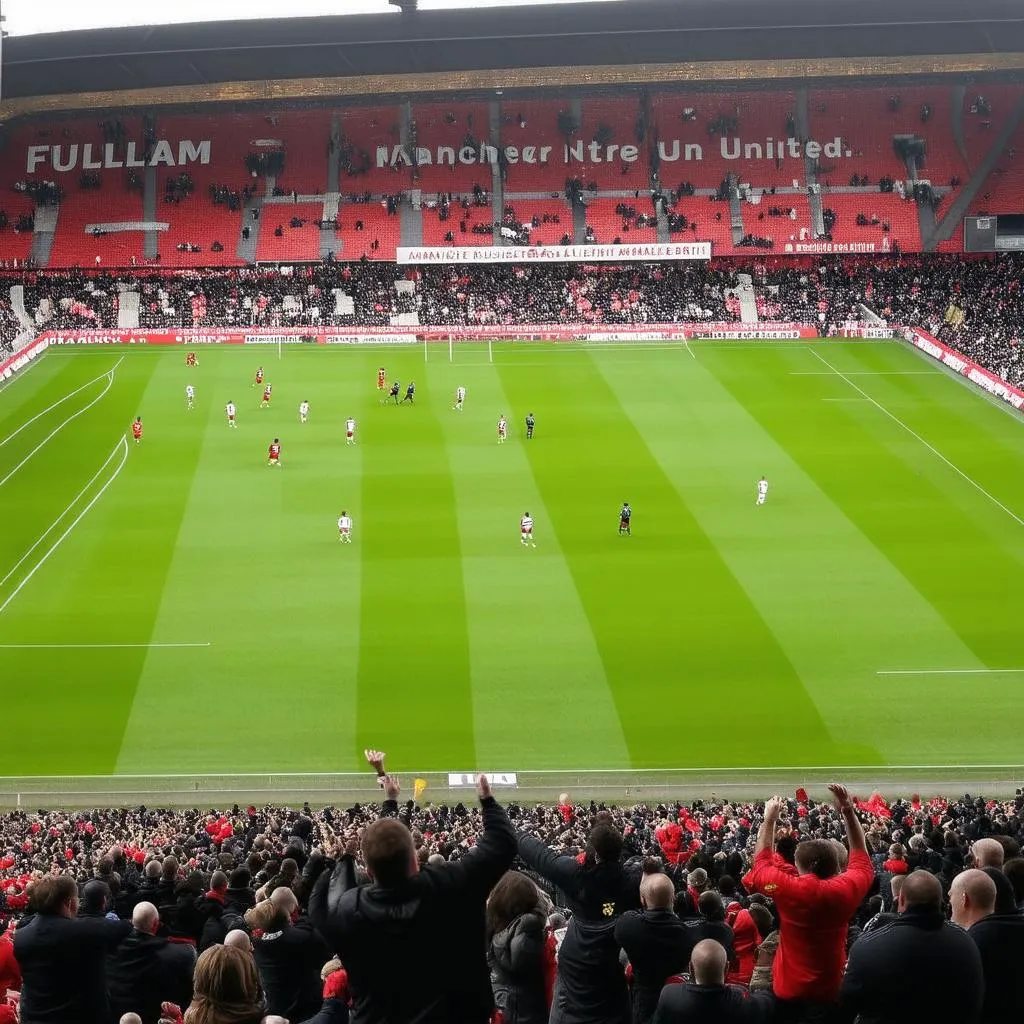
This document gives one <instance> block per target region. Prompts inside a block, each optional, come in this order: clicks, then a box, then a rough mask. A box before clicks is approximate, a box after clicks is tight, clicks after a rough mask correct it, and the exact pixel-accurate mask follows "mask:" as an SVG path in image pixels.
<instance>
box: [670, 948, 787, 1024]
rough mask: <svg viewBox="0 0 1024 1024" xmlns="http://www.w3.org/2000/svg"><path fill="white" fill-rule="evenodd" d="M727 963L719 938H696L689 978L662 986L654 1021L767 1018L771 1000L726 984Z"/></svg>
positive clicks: (735, 1022) (715, 1022) (723, 1022)
mask: <svg viewBox="0 0 1024 1024" xmlns="http://www.w3.org/2000/svg"><path fill="white" fill-rule="evenodd" d="M728 964H729V961H728V959H727V958H726V955H725V949H724V948H723V946H722V944H721V943H720V942H717V941H716V940H715V939H702V940H701V941H700V942H698V943H697V945H696V946H694V948H693V956H692V958H691V967H690V971H691V981H690V982H689V983H687V984H685V985H666V986H665V987H664V989H662V992H661V996H660V998H659V1000H658V1010H657V1013H656V1014H655V1015H654V1024H748V1022H749V1024H756V1022H761V1021H767V1020H769V1018H770V1010H771V1003H770V1002H769V1001H768V1000H767V999H765V998H763V997H761V996H757V995H753V996H748V995H747V993H746V992H744V991H743V989H741V988H737V987H736V986H733V985H726V983H725V972H726V968H727V967H728Z"/></svg>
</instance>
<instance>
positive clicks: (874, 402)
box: [807, 348, 1024, 526]
mask: <svg viewBox="0 0 1024 1024" xmlns="http://www.w3.org/2000/svg"><path fill="white" fill-rule="evenodd" d="M807 351H808V352H810V353H811V355H812V356H814V358H815V359H817V360H818V361H819V362H822V363H824V364H825V365H826V366H827V367H828V368H829V369H830V370H831V371H832V372H833V373H834V374H836V375H837V376H839V377H841V378H842V379H843V380H845V381H846V383H847V384H849V385H850V387H851V388H853V389H854V390H855V391H857V392H859V393H860V394H861V395H863V396H864V397H865V398H866V399H867V400H868V401H869V402H870V403H871V404H872V405H873V406H874V407H875V408H876V409H877V410H878V411H879V412H882V413H884V414H885V415H886V416H888V417H889V419H891V420H892V421H893V423H895V424H897V425H898V426H901V427H902V428H903V429H904V430H905V431H906V432H907V433H908V434H910V436H911V437H914V438H916V439H917V440H918V441H920V442H921V444H923V445H924V446H925V448H927V449H928V451H930V452H931V453H932V454H933V455H934V456H935V457H936V458H939V459H941V460H942V461H943V462H944V463H945V464H946V465H947V466H949V468H950V469H951V470H953V472H954V473H956V474H957V475H958V476H960V477H961V479H963V480H966V481H967V483H969V484H970V485H971V486H972V487H973V488H974V489H975V490H976V491H978V493H979V494H983V495H984V496H985V497H986V498H988V500H989V501H991V502H992V504H993V505H995V506H996V507H997V508H1001V509H1002V510H1003V511H1004V512H1005V513H1006V514H1007V515H1008V516H1009V517H1010V518H1011V519H1012V520H1013V521H1014V522H1016V523H1018V524H1019V525H1020V526H1024V519H1021V517H1020V516H1019V515H1017V513H1016V512H1014V511H1013V510H1012V509H1009V508H1007V507H1006V506H1005V505H1004V504H1003V503H1002V502H1001V501H1000V500H999V499H998V498H997V497H995V496H994V495H992V494H990V493H989V492H988V491H986V490H985V488H984V487H982V486H981V484H979V483H978V481H977V480H975V479H974V478H973V477H970V476H968V475H967V474H966V473H965V472H964V471H963V470H962V469H961V468H960V467H959V466H957V465H955V464H954V463H952V462H950V461H949V459H947V458H946V456H945V455H943V454H942V452H940V451H939V450H938V448H936V447H935V446H934V445H933V444H931V443H930V442H928V441H926V440H925V439H924V438H923V437H922V436H921V435H920V434H919V433H918V432H917V431H916V430H914V429H913V428H912V427H908V426H907V424H906V423H904V422H903V420H901V419H900V418H899V416H897V415H896V414H895V413H891V412H889V410H888V409H886V407H885V406H884V405H882V403H881V402H879V401H877V400H876V399H874V398H872V397H871V396H870V395H869V394H868V393H867V392H866V391H864V390H863V388H861V387H860V385H859V384H857V383H855V382H854V381H852V380H850V378H849V377H848V376H847V375H846V374H845V373H840V371H839V370H837V369H836V368H835V367H834V366H833V365H832V364H831V363H830V362H829V361H828V360H827V359H826V358H825V357H824V356H823V355H820V354H819V353H818V352H817V351H816V350H815V349H813V348H809V349H808V350H807Z"/></svg>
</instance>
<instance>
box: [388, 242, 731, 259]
mask: <svg viewBox="0 0 1024 1024" xmlns="http://www.w3.org/2000/svg"><path fill="white" fill-rule="evenodd" d="M709 259H711V243H710V242H664V243H662V242H651V243H648V244H644V243H637V244H636V245H467V246H462V247H458V246H452V245H437V246H429V245H421V246H399V249H398V258H397V262H399V263H630V262H633V261H634V260H709Z"/></svg>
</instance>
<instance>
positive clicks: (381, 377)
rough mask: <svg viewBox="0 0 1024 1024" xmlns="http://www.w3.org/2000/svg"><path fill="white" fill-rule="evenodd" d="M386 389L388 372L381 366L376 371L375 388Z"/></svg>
mask: <svg viewBox="0 0 1024 1024" xmlns="http://www.w3.org/2000/svg"><path fill="white" fill-rule="evenodd" d="M387 389H388V374H387V371H386V370H385V369H384V367H383V366H382V367H381V368H380V369H379V370H378V371H377V390H378V391H387Z"/></svg>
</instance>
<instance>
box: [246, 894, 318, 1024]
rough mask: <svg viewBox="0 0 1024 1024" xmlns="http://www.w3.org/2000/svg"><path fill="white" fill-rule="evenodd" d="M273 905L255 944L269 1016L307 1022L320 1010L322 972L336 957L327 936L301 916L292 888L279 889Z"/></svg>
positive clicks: (271, 902) (254, 950)
mask: <svg viewBox="0 0 1024 1024" xmlns="http://www.w3.org/2000/svg"><path fill="white" fill-rule="evenodd" d="M269 903H270V905H271V906H272V907H273V910H272V911H271V917H270V919H269V920H268V922H267V925H266V926H265V928H264V930H263V934H262V935H260V936H259V938H257V939H255V940H254V941H253V956H254V957H255V958H256V966H257V968H259V972H260V981H261V982H262V984H263V991H264V992H265V993H266V997H267V1013H268V1014H273V1015H275V1016H279V1017H284V1018H285V1019H286V1020H289V1021H303V1020H305V1019H306V1018H307V1017H312V1016H313V1015H314V1014H315V1013H316V1012H317V1011H318V1010H319V1009H320V1004H321V1002H322V1000H323V996H322V986H321V982H320V971H321V970H322V969H323V966H324V964H326V963H327V962H328V960H330V959H331V957H332V955H333V954H332V953H331V950H330V948H329V947H328V945H327V943H326V942H325V941H324V939H323V936H322V935H321V934H320V933H319V932H318V931H317V930H316V929H315V928H314V927H313V925H312V924H310V922H309V920H308V919H307V918H306V917H305V916H303V915H300V913H299V903H298V900H297V899H296V898H295V893H293V892H292V891H291V889H284V888H280V889H275V890H274V892H273V894H272V896H271V898H270V900H269Z"/></svg>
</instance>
